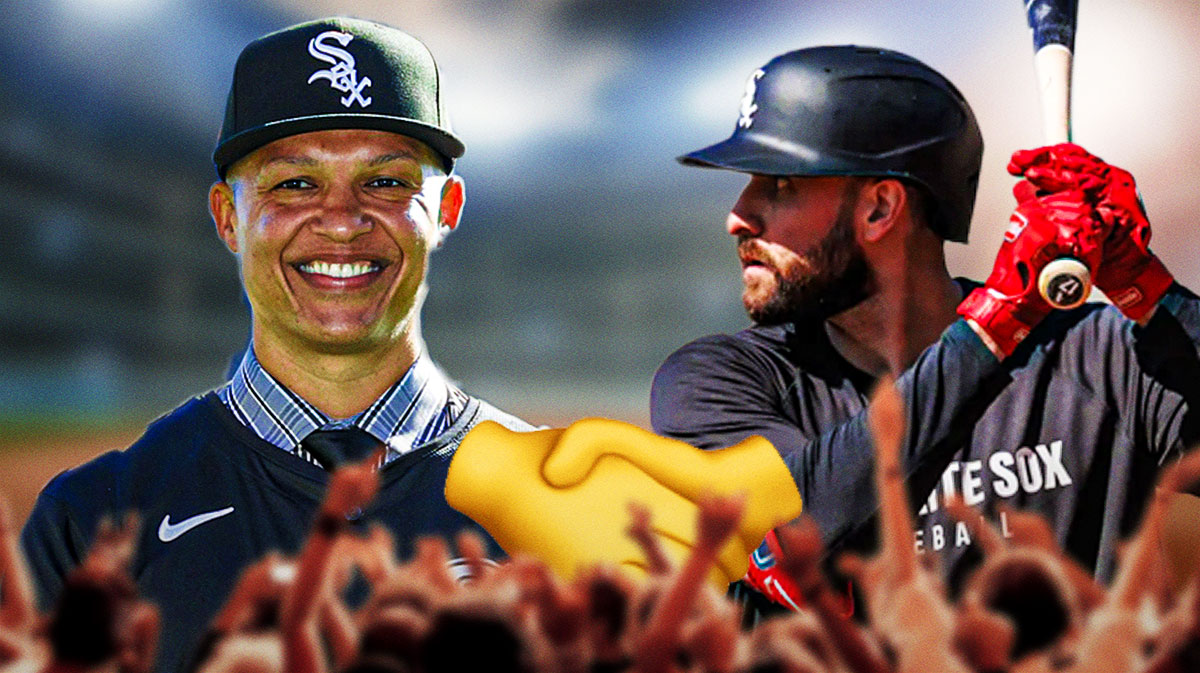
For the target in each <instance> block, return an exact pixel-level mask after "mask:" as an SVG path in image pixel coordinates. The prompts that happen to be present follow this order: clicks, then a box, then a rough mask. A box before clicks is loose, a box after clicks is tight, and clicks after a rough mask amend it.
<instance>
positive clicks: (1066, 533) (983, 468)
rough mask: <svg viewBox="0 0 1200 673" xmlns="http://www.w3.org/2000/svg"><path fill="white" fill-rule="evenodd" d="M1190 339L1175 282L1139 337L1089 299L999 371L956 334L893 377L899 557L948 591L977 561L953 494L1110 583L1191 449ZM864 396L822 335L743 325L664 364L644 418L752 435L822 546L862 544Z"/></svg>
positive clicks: (662, 424)
mask: <svg viewBox="0 0 1200 673" xmlns="http://www.w3.org/2000/svg"><path fill="white" fill-rule="evenodd" d="M1198 342H1200V299H1198V298H1197V297H1196V296H1195V295H1194V294H1192V293H1191V292H1190V291H1188V290H1186V289H1185V288H1183V287H1181V286H1179V285H1175V286H1174V287H1172V288H1171V290H1170V291H1169V292H1168V294H1167V296H1166V297H1164V298H1163V300H1162V302H1161V303H1160V305H1159V310H1158V311H1157V312H1156V314H1155V316H1154V318H1153V319H1152V320H1151V321H1150V323H1149V324H1148V325H1147V326H1146V327H1144V328H1143V327H1138V326H1137V325H1136V324H1135V323H1133V322H1131V321H1129V320H1127V319H1126V318H1125V317H1124V316H1122V315H1121V313H1120V312H1118V311H1117V310H1116V309H1114V308H1112V307H1109V306H1106V305H1103V304H1087V305H1085V306H1082V307H1080V308H1078V309H1075V310H1072V311H1060V312H1056V313H1054V314H1053V315H1051V316H1050V317H1048V318H1047V319H1046V320H1045V321H1043V323H1042V324H1041V325H1039V326H1038V327H1037V328H1036V329H1034V330H1033V331H1032V333H1031V334H1030V336H1029V337H1028V338H1027V339H1026V340H1025V341H1024V342H1023V343H1022V344H1021V345H1020V347H1019V348H1018V349H1017V350H1016V352H1014V353H1013V355H1012V356H1011V357H1009V358H1007V359H1005V360H1004V361H1003V363H998V362H997V360H996V358H995V357H994V356H993V355H992V354H991V353H990V352H989V351H988V350H987V349H986V348H985V347H984V345H983V343H982V342H981V341H980V340H979V338H978V337H977V336H976V335H975V333H974V332H973V331H972V330H971V329H970V327H968V326H967V324H966V323H965V322H963V321H962V320H959V321H956V322H955V323H954V324H952V325H951V326H950V327H949V328H948V329H947V330H946V332H945V333H943V335H942V337H941V339H940V340H939V341H938V342H937V343H935V344H933V345H932V346H930V347H929V348H927V349H926V350H925V351H924V352H923V353H922V354H921V355H920V356H919V358H918V359H917V361H916V362H915V363H914V364H913V365H912V366H911V367H910V368H909V369H908V370H907V371H905V372H904V373H903V375H902V376H901V377H900V378H899V380H898V382H897V385H898V387H899V388H900V390H901V393H902V394H903V396H904V398H905V399H906V401H907V411H908V428H907V432H906V438H905V444H904V448H903V451H904V454H903V456H904V461H905V469H906V472H907V474H908V475H909V477H908V487H909V490H910V495H911V497H912V498H913V501H914V502H913V511H914V512H915V513H916V515H917V517H916V520H915V525H916V529H915V530H914V531H913V545H914V546H915V547H916V548H917V549H918V550H920V551H923V552H936V553H939V554H940V555H942V557H943V567H944V568H946V570H947V571H948V572H949V573H950V575H951V578H952V579H953V580H955V583H957V580H959V579H961V575H962V571H964V570H965V569H966V568H968V567H970V566H971V565H973V558H974V557H975V556H977V550H974V549H972V540H971V536H970V534H969V532H968V531H967V527H966V526H965V525H962V524H959V523H956V522H954V521H953V520H952V519H950V518H949V517H948V516H946V514H945V508H944V500H943V499H944V497H945V496H946V495H948V494H958V495H960V496H962V498H963V499H964V500H965V501H966V502H967V503H968V504H969V505H972V506H974V507H976V508H978V509H979V510H980V511H982V512H983V513H985V514H986V516H988V517H989V518H990V519H991V520H992V521H994V522H995V523H996V525H997V526H998V527H999V528H1000V530H1001V531H1002V532H1004V531H1005V530H1006V529H1005V526H1006V521H1005V520H1004V518H1003V517H1002V516H997V514H996V512H997V506H998V505H1006V506H1008V507H1014V508H1020V509H1028V510H1032V511H1036V512H1039V513H1041V514H1042V515H1044V516H1045V517H1046V518H1047V519H1048V520H1049V521H1050V523H1051V525H1052V526H1053V529H1054V532H1055V534H1056V535H1057V537H1058V541H1059V543H1061V544H1062V545H1063V546H1064V547H1065V548H1066V549H1067V550H1068V551H1069V552H1070V553H1071V554H1072V555H1073V556H1074V557H1075V558H1076V559H1078V560H1079V561H1080V562H1082V563H1083V564H1084V565H1085V566H1086V567H1088V568H1091V569H1092V570H1093V571H1094V572H1095V573H1096V575H1097V576H1098V577H1099V578H1101V579H1102V580H1108V579H1109V578H1111V576H1112V573H1113V568H1114V563H1115V562H1116V549H1117V541H1118V540H1119V539H1121V538H1123V537H1125V536H1127V535H1128V534H1129V533H1130V532H1132V530H1133V529H1134V528H1135V527H1136V525H1137V522H1138V519H1139V517H1140V514H1141V511H1142V508H1143V505H1144V504H1145V500H1146V497H1147V495H1148V494H1149V493H1150V492H1151V490H1152V489H1153V485H1154V481H1155V479H1156V475H1157V471H1158V468H1159V466H1160V465H1162V464H1163V462H1164V461H1167V460H1169V459H1173V458H1175V457H1178V455H1179V454H1180V452H1181V451H1182V449H1183V447H1184V446H1188V445H1190V444H1191V442H1192V441H1194V440H1195V438H1196V436H1197V432H1196V422H1195V419H1194V418H1193V413H1192V412H1190V411H1189V409H1191V408H1200V405H1198V404H1189V401H1190V400H1195V399H1197V392H1198V391H1200V359H1198V358H1197V343H1198ZM872 384H873V380H872V378H871V377H869V376H867V375H866V374H864V373H863V372H861V371H859V370H857V369H855V368H854V367H852V366H851V365H850V364H848V363H847V362H846V361H845V360H844V359H843V358H842V357H841V356H840V355H839V354H838V353H837V351H836V350H835V349H834V348H833V347H832V345H831V344H830V343H829V340H828V338H827V337H826V335H825V330H824V328H823V326H822V325H819V324H818V325H811V326H797V325H788V326H774V327H761V326H759V327H752V328H750V329H747V330H744V331H742V332H739V333H737V334H734V335H719V336H712V337H706V338H703V339H699V340H697V341H694V342H692V343H690V344H688V345H686V346H684V347H683V348H681V349H679V350H678V351H676V352H675V353H674V354H673V355H671V356H670V357H669V358H668V359H667V361H666V362H665V363H664V364H663V365H662V367H660V368H659V371H658V373H657V374H656V376H655V379H654V386H653V390H652V393H651V421H652V423H653V426H654V429H655V430H656V431H657V432H659V433H661V434H664V435H668V436H671V437H676V438H679V439H682V440H684V441H687V442H689V443H691V444H693V445H695V446H698V447H701V448H705V449H713V448H719V447H724V446H729V445H731V444H734V443H736V442H738V441H740V440H742V439H744V438H746V437H748V436H751V435H762V436H763V437H766V438H767V439H768V440H770V441H771V443H773V444H774V445H775V447H776V449H778V450H779V452H780V454H781V455H782V456H783V458H784V461H785V463H786V464H787V465H788V468H789V469H790V470H791V472H792V475H793V478H794V479H795V481H796V485H797V487H798V488H799V490H800V495H801V497H802V498H803V502H804V511H805V513H806V514H808V515H810V516H812V517H813V518H814V519H815V520H816V521H817V523H818V524H819V525H820V527H821V530H822V532H823V535H824V538H825V540H826V543H827V544H828V545H829V546H830V548H831V549H839V548H850V547H852V548H864V547H868V546H870V543H869V542H868V540H873V539H874V537H875V530H874V525H873V524H871V523H870V522H871V521H872V519H873V515H874V513H875V511H876V507H877V505H876V498H875V490H874V481H873V477H872V470H873V454H872V448H871V443H870V439H869V435H868V433H867V430H866V425H865V414H864V413H863V412H864V409H865V405H866V402H867V396H868V394H869V392H870V388H871V386H872ZM868 524H870V525H868Z"/></svg>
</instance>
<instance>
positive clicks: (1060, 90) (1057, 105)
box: [1033, 44, 1071, 145]
mask: <svg viewBox="0 0 1200 673" xmlns="http://www.w3.org/2000/svg"><path fill="white" fill-rule="evenodd" d="M1033 65H1034V69H1035V70H1036V71H1037V78H1038V93H1039V95H1040V96H1041V101H1042V137H1043V138H1044V139H1045V141H1046V144H1047V145H1057V144H1059V143H1067V142H1071V50H1070V49H1068V48H1067V47H1066V45H1061V44H1048V45H1046V46H1044V47H1042V48H1041V49H1038V50H1037V53H1035V54H1034V55H1033Z"/></svg>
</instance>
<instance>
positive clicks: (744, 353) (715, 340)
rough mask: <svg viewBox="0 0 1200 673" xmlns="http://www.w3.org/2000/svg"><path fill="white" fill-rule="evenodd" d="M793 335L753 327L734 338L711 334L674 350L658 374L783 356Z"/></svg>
mask: <svg viewBox="0 0 1200 673" xmlns="http://www.w3.org/2000/svg"><path fill="white" fill-rule="evenodd" d="M794 334H795V331H794V328H793V327H791V326H788V325H754V326H752V327H747V328H746V329H744V330H741V331H739V332H734V333H733V334H710V335H708V336H704V337H700V338H699V339H695V340H693V341H691V342H688V343H686V344H684V345H683V346H681V347H679V348H678V349H676V350H675V352H674V353H671V354H670V355H669V356H667V359H666V360H664V361H663V364H662V366H661V367H659V370H660V371H662V369H663V368H667V367H670V366H677V365H685V364H691V363H695V364H699V365H702V366H713V365H716V364H719V363H722V362H733V361H744V360H745V359H746V358H753V357H756V356H758V357H761V356H772V355H773V356H786V353H787V351H788V350H789V349H790V344H791V342H792V341H793V339H794Z"/></svg>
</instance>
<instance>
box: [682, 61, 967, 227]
mask: <svg viewBox="0 0 1200 673" xmlns="http://www.w3.org/2000/svg"><path fill="white" fill-rule="evenodd" d="M982 156H983V137H982V135H981V134H980V132H979V125H978V124H977V123H976V122H975V115H974V114H972V112H971V108H970V106H969V105H967V101H966V100H965V99H964V98H963V97H962V94H961V93H959V92H958V89H956V88H955V87H954V85H953V84H951V83H950V81H949V80H947V79H946V78H945V77H942V76H941V75H940V74H938V73H937V72H936V71H934V70H933V69H932V68H930V67H929V66H927V65H925V64H924V63H921V62H920V61H918V60H916V59H914V58H912V57H910V56H906V55H904V54H901V53H899V52H895V51H889V50H887V49H875V48H868V47H856V46H838V47H813V48H810V49H801V50H798V51H791V52H788V53H786V54H783V55H781V56H777V57H775V58H774V59H772V60H771V61H770V62H769V63H767V64H766V65H764V66H763V67H762V68H759V69H758V70H756V71H754V73H753V74H752V75H751V76H750V79H749V80H748V81H747V82H746V94H745V96H744V97H743V98H742V105H741V108H740V114H739V116H738V121H737V126H735V127H734V129H733V135H732V136H730V137H729V138H728V139H727V140H724V141H722V142H719V143H717V144H715V145H711V146H709V147H706V148H704V149H701V150H697V151H695V152H692V153H691V154H685V155H683V156H681V157H679V161H680V162H682V163H684V164H686V165H693V166H707V167H713V168H726V169H730V170H735V171H742V172H745V173H758V174H763V175H802V176H817V175H861V176H888V177H895V178H900V179H902V180H908V181H912V182H913V183H915V184H918V185H920V186H921V187H923V188H924V189H925V190H926V191H927V192H928V194H929V196H930V197H931V199H932V201H931V205H932V206H933V208H931V212H930V222H929V223H930V226H931V227H932V228H933V230H934V231H935V232H937V234H938V235H939V236H941V237H942V238H944V239H947V240H951V241H958V242H960V243H965V242H966V240H967V232H968V231H969V230H970V226H971V211H972V210H973V209H974V207H975V189H976V187H977V186H978V185H979V165H980V161H981V159H982Z"/></svg>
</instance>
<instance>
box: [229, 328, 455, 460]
mask: <svg viewBox="0 0 1200 673" xmlns="http://www.w3.org/2000/svg"><path fill="white" fill-rule="evenodd" d="M217 395H218V396H219V397H220V398H221V401H222V402H224V403H225V406H226V407H228V408H229V411H230V412H232V413H233V415H234V417H235V418H237V419H238V421H240V422H241V423H242V424H243V425H245V426H246V427H248V428H250V430H251V431H252V432H254V434H256V435H258V436H259V437H261V438H262V439H264V440H265V441H267V442H269V443H271V444H274V445H275V446H278V447H279V448H281V449H283V450H285V451H288V452H290V453H294V454H296V455H298V456H300V457H301V458H304V459H305V460H308V461H309V462H311V463H313V464H317V461H316V460H315V459H314V458H313V457H312V456H311V455H309V454H308V452H307V451H305V450H304V449H303V448H301V447H300V442H301V441H303V440H304V438H305V437H307V436H308V435H309V434H310V433H312V432H314V431H316V430H333V429H337V428H346V427H349V426H351V425H354V426H357V427H359V428H361V429H363V430H365V431H367V432H368V433H370V434H371V435H372V436H373V437H375V438H376V439H378V440H379V441H381V442H383V443H384V444H386V445H387V455H386V456H385V458H384V462H385V463H386V462H389V461H391V460H394V459H396V458H399V457H400V456H402V455H404V454H405V453H408V452H409V451H411V450H412V449H413V447H416V446H418V445H420V444H423V443H425V442H427V441H429V440H430V439H433V438H434V437H436V436H438V435H439V434H441V433H442V432H443V431H445V429H446V428H448V427H450V425H451V424H452V423H453V422H454V419H455V418H457V417H458V414H459V412H461V411H462V410H463V408H464V407H465V406H466V401H467V397H466V395H465V394H464V393H463V392H462V391H460V390H459V389H458V388H456V387H455V386H453V385H451V384H450V382H449V381H447V380H446V377H445V375H443V374H442V372H441V371H440V370H438V368H437V365H435V364H433V360H431V359H430V358H429V356H428V355H426V354H425V352H424V351H422V352H421V355H420V356H418V357H417V360H416V362H414V363H413V364H412V366H411V367H409V368H408V371H407V372H405V373H404V376H401V377H400V380H399V381H397V382H396V383H394V384H392V386H391V387H390V388H388V389H387V390H386V391H384V393H383V394H382V395H380V396H379V399H377V400H375V401H374V402H373V403H372V404H371V406H369V407H367V408H366V409H364V410H363V411H362V412H361V413H358V414H356V415H354V416H351V417H350V418H346V419H333V418H330V417H329V416H327V415H325V414H324V413H322V412H321V411H319V410H318V409H317V408H316V407H314V406H312V405H311V404H309V403H308V402H307V401H305V400H304V398H302V397H300V396H299V395H297V394H296V393H294V392H292V391H290V390H288V389H287V388H286V387H285V386H284V385H283V384H281V383H279V382H278V381H276V380H275V377H273V376H271V375H270V374H269V373H267V370H265V369H263V367H262V365H261V364H259V362H258V358H256V357H255V356H254V348H253V347H251V348H248V349H246V355H245V357H243V358H242V363H241V364H240V365H239V366H238V368H237V371H235V372H234V374H233V378H231V379H230V380H229V382H228V383H226V384H225V385H224V386H223V387H222V388H221V389H220V390H218V391H217Z"/></svg>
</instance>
